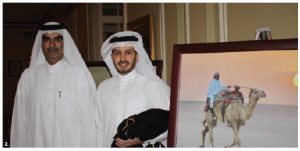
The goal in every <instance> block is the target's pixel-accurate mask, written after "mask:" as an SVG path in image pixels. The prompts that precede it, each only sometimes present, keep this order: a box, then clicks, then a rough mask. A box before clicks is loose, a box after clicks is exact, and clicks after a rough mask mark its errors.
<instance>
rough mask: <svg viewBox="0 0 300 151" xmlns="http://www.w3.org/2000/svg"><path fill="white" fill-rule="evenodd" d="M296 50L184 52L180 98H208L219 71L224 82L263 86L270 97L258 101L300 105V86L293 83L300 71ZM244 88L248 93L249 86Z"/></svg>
mask: <svg viewBox="0 0 300 151" xmlns="http://www.w3.org/2000/svg"><path fill="white" fill-rule="evenodd" d="M297 53H298V51H296V50H293V51H292V50H291V51H260V52H231V53H202V54H183V56H182V67H181V88H180V89H181V92H180V100H193V101H203V100H205V99H206V92H207V88H208V84H209V81H210V80H211V79H212V75H213V73H214V72H216V71H218V72H219V73H220V74H221V76H220V81H221V83H222V84H223V85H235V84H237V85H240V86H244V87H252V88H257V89H260V90H264V91H265V92H266V94H267V97H266V98H263V99H261V101H259V103H263V104H286V105H298V89H297V87H295V86H294V85H293V77H294V76H295V75H296V73H297V72H298V54H297ZM241 90H242V92H243V95H244V96H248V94H249V89H241ZM246 101H247V100H246Z"/></svg>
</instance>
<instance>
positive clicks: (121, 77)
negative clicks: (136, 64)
mask: <svg viewBox="0 0 300 151" xmlns="http://www.w3.org/2000/svg"><path fill="white" fill-rule="evenodd" d="M137 74H138V73H137V72H136V71H135V70H132V71H131V72H129V73H128V74H126V75H121V74H118V76H116V77H117V79H118V80H120V81H128V80H131V79H135V77H136V75H137Z"/></svg>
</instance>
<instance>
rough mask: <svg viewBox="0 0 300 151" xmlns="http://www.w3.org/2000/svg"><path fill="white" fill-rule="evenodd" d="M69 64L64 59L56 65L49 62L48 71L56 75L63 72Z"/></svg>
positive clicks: (47, 64)
mask: <svg viewBox="0 0 300 151" xmlns="http://www.w3.org/2000/svg"><path fill="white" fill-rule="evenodd" d="M66 64H67V62H66V60H65V59H64V58H63V59H61V60H60V61H58V62H57V63H56V64H54V65H50V64H49V63H48V62H46V71H47V72H48V73H49V74H54V73H57V72H60V71H63V70H64V68H65V66H66Z"/></svg>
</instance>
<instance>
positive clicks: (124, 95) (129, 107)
mask: <svg viewBox="0 0 300 151" xmlns="http://www.w3.org/2000/svg"><path fill="white" fill-rule="evenodd" d="M97 97H98V101H99V102H98V103H100V107H99V106H98V107H99V108H100V109H99V110H100V111H99V113H98V115H99V116H101V118H100V117H99V118H100V120H99V123H100V125H101V126H100V127H99V130H98V135H97V136H98V140H97V143H98V146H102V145H103V147H110V146H111V143H112V142H113V136H114V135H115V134H116V132H117V127H118V125H119V124H120V123H121V122H122V121H123V120H124V119H125V118H127V117H129V116H131V115H134V114H138V113H140V112H143V111H145V110H147V109H150V108H160V109H164V110H169V105H170V99H169V96H168V94H167V93H166V91H165V90H164V88H163V86H162V85H161V84H160V83H159V82H157V81H154V80H151V79H149V78H147V77H145V76H142V75H140V74H138V73H137V72H136V71H132V72H130V73H129V74H127V75H126V76H121V75H119V76H115V77H113V78H110V79H107V80H105V81H103V82H102V83H101V84H100V85H99V87H98V89H97ZM166 135H167V132H165V133H163V134H162V135H160V136H159V137H157V138H155V139H154V140H149V141H150V143H153V142H156V141H161V140H163V139H166V137H167V136H166ZM102 142H103V144H102V145H101V143H102ZM148 143H149V142H148ZM144 145H147V144H146V142H145V144H144Z"/></svg>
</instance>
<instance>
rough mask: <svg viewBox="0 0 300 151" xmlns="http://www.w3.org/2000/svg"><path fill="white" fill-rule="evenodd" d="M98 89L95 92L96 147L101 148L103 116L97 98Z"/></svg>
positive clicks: (98, 98)
mask: <svg viewBox="0 0 300 151" xmlns="http://www.w3.org/2000/svg"><path fill="white" fill-rule="evenodd" d="M99 93H100V91H99V88H98V90H97V101H96V104H95V105H96V106H95V109H96V147H103V146H104V145H103V122H102V121H103V120H102V119H103V114H102V111H103V110H102V104H101V100H100V96H99Z"/></svg>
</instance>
